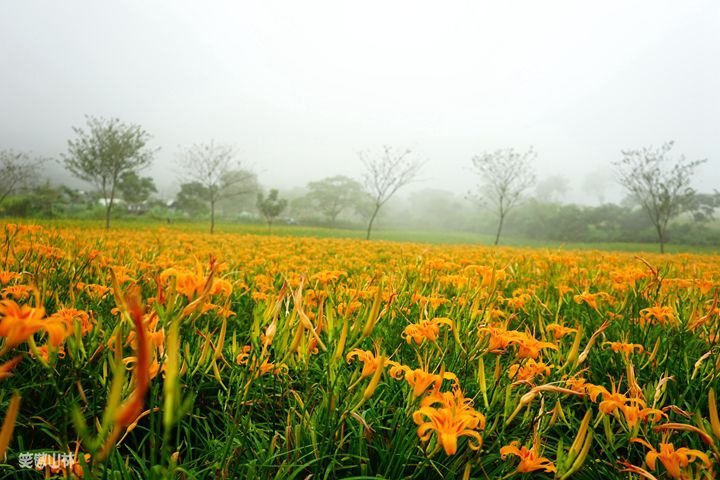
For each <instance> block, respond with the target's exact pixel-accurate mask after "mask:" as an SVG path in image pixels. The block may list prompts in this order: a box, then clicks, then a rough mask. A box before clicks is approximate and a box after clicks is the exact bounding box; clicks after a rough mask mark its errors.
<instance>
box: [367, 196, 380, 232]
mask: <svg viewBox="0 0 720 480" xmlns="http://www.w3.org/2000/svg"><path fill="white" fill-rule="evenodd" d="M379 211H380V206H379V205H378V206H376V207H375V211H374V212H373V214H372V217H370V222H369V223H368V228H367V236H366V237H365V240H370V232H372V226H373V222H374V221H375V217H376V216H377V214H378V212H379Z"/></svg>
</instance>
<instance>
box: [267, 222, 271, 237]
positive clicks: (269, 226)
mask: <svg viewBox="0 0 720 480" xmlns="http://www.w3.org/2000/svg"><path fill="white" fill-rule="evenodd" d="M267 223H268V234H269V235H272V220H268V222H267Z"/></svg>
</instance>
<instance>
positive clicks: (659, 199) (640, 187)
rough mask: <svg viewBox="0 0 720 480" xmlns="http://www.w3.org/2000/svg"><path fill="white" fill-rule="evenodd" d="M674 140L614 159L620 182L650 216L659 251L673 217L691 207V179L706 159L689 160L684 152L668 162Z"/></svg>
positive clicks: (663, 250)
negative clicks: (671, 161) (674, 160)
mask: <svg viewBox="0 0 720 480" xmlns="http://www.w3.org/2000/svg"><path fill="white" fill-rule="evenodd" d="M673 145H674V142H673V141H669V142H666V143H664V144H663V145H662V146H661V147H659V148H654V147H652V146H650V147H642V148H640V149H635V150H623V151H622V155H623V158H622V160H619V161H617V162H613V165H614V166H615V167H616V168H617V174H618V182H619V183H620V185H622V186H623V187H624V188H625V190H627V191H628V193H629V194H630V195H631V196H632V197H633V199H635V200H636V201H637V202H638V203H640V205H641V206H642V208H643V209H644V210H645V212H646V213H647V214H648V216H649V217H650V221H651V222H652V224H653V226H654V227H655V231H656V232H657V236H658V242H659V243H660V252H661V253H664V252H665V242H666V241H667V236H666V232H667V226H668V222H670V220H671V219H673V218H674V217H676V216H677V215H679V214H680V213H682V212H684V211H687V210H690V209H692V203H693V198H694V197H695V190H693V189H692V188H691V187H690V182H691V180H692V177H693V175H694V174H695V170H696V169H697V167H699V166H700V165H702V164H703V163H705V162H706V161H707V160H706V159H703V160H692V161H688V160H686V159H685V156H684V155H681V156H680V158H679V159H678V160H677V161H676V162H673V163H672V164H671V165H667V163H668V161H669V160H670V159H669V158H668V157H669V155H668V154H669V153H670V150H672V148H673Z"/></svg>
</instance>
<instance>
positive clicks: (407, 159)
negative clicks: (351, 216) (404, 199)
mask: <svg viewBox="0 0 720 480" xmlns="http://www.w3.org/2000/svg"><path fill="white" fill-rule="evenodd" d="M358 155H359V157H360V160H361V161H362V162H363V164H364V165H365V174H364V176H363V179H364V181H365V187H366V188H367V189H368V192H369V193H370V196H371V197H372V199H373V208H372V214H371V216H370V221H369V222H368V227H367V236H366V239H367V240H369V239H370V233H371V232H372V226H373V222H374V221H375V218H376V217H377V214H378V212H380V209H381V208H382V206H383V205H385V203H386V202H387V201H388V200H390V198H391V197H392V196H393V195H394V194H395V192H397V191H398V190H399V189H400V188H402V187H404V186H405V185H407V184H408V183H410V182H412V181H413V180H415V178H416V177H417V175H418V173H420V169H421V168H422V166H423V164H424V162H422V161H420V160H418V159H417V158H415V157H414V156H413V153H412V151H411V150H410V149H394V148H393V147H391V146H389V145H384V146H383V147H382V149H381V151H380V152H379V153H376V152H370V151H363V152H359V153H358Z"/></svg>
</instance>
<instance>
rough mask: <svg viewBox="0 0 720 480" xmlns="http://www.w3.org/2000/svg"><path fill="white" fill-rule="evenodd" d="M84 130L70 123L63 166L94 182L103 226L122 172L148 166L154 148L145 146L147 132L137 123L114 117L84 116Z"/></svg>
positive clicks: (83, 178) (108, 222)
mask: <svg viewBox="0 0 720 480" xmlns="http://www.w3.org/2000/svg"><path fill="white" fill-rule="evenodd" d="M86 120H87V130H85V129H82V128H80V127H73V131H74V132H75V135H76V138H75V139H73V140H68V152H67V154H65V155H63V160H64V163H65V167H66V168H67V169H68V170H69V171H70V172H71V173H72V174H73V175H75V176H76V177H78V178H79V179H81V180H84V181H86V182H90V183H93V184H95V186H96V187H97V188H98V190H99V191H100V193H101V194H102V197H103V201H104V203H105V228H106V229H110V213H111V211H112V208H113V204H114V202H115V196H116V194H117V189H118V184H119V183H120V179H121V178H122V175H123V174H124V173H127V172H134V171H137V170H142V169H143V168H146V167H148V166H149V165H150V164H151V163H152V160H153V154H154V150H152V149H149V148H148V147H147V144H148V141H149V140H150V135H149V134H148V133H147V132H146V131H145V130H143V129H142V128H141V127H140V126H138V125H129V124H125V123H122V122H120V120H118V119H117V118H111V119H109V120H108V119H104V118H97V117H90V116H88V117H86Z"/></svg>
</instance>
